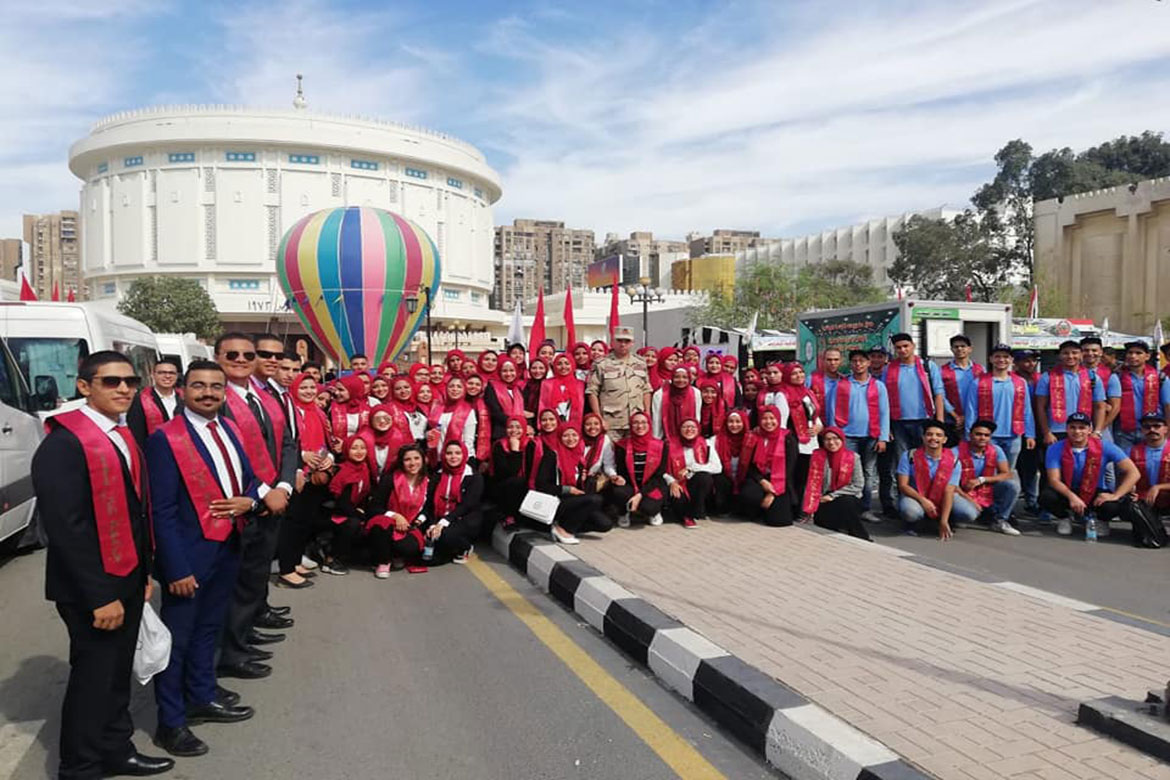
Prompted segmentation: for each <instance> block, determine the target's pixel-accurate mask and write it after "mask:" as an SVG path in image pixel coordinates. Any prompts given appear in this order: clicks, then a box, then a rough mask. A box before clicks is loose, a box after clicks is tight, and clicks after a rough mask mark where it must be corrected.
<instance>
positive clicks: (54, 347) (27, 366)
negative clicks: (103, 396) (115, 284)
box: [0, 301, 158, 411]
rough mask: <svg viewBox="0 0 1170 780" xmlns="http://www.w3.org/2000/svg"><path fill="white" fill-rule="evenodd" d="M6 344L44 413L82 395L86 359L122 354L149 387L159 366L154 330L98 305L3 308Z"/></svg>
mask: <svg viewBox="0 0 1170 780" xmlns="http://www.w3.org/2000/svg"><path fill="white" fill-rule="evenodd" d="M0 338H3V339H4V341H6V342H7V344H8V348H9V350H10V351H11V352H12V356H13V357H14V358H15V359H16V364H17V365H18V366H19V368H20V372H21V374H22V375H23V376H24V379H25V382H26V383H27V385H28V386H29V387H30V388H32V392H33V396H34V400H35V402H36V404H37V408H38V410H40V411H51V410H54V409H57V408H59V406H60V404H61V403H62V402H63V401H66V400H69V399H71V398H73V397H74V396H75V395H76V394H77V367H78V364H79V363H80V361H81V359H82V358H84V357H86V356H87V355H90V354H92V353H94V352H97V351H99V350H103V349H112V350H115V351H116V352H121V353H122V354H123V355H125V356H126V357H128V358H129V359H130V362H131V363H132V364H133V365H134V370H135V373H137V374H138V375H139V376H140V377H142V379H143V381H144V382H149V380H150V375H151V371H152V370H153V369H154V363H155V361H156V360H158V342H157V341H156V340H155V336H154V333H153V332H152V331H151V330H150V328H148V327H146V326H145V325H143V324H142V323H141V322H139V321H138V320H135V319H131V318H130V317H126V316H124V315H122V314H117V313H115V312H111V311H109V309H108V308H103V307H101V305H99V304H94V303H51V302H47V301H27V302H2V303H0Z"/></svg>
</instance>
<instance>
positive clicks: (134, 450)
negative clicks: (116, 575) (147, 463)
mask: <svg viewBox="0 0 1170 780" xmlns="http://www.w3.org/2000/svg"><path fill="white" fill-rule="evenodd" d="M114 430H115V431H117V432H118V435H119V436H121V437H122V440H123V441H125V442H126V451H127V452H129V453H130V481H131V482H133V483H134V492H135V493H137V494H138V497H139V498H142V465H141V464H140V463H139V462H138V442H136V441H134V436H133V435H132V434H131V433H130V429H129V428H127V427H126V426H125V425H118V426H115V427H114Z"/></svg>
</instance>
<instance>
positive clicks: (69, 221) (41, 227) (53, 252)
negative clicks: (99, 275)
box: [24, 211, 86, 301]
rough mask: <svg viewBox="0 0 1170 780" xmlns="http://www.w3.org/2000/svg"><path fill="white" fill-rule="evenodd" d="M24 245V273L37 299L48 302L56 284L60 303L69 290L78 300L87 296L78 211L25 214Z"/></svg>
mask: <svg viewBox="0 0 1170 780" xmlns="http://www.w3.org/2000/svg"><path fill="white" fill-rule="evenodd" d="M24 242H25V243H26V244H28V263H27V264H26V265H25V270H26V273H27V274H28V277H29V281H30V282H31V283H32V286H33V289H34V290H36V293H37V297H38V298H40V299H41V300H43V301H47V300H49V299H50V297H51V296H52V294H53V285H57V289H58V293H59V294H60V296H61V300H65V298H66V297H67V296H68V295H69V291H70V290H73V291H75V292H76V294H77V297H78V298H82V299H84V298H85V297H86V296H85V285H84V284H82V280H81V253H80V245H79V243H78V241H77V212H76V211H59V212H57V213H56V214H25V215H24Z"/></svg>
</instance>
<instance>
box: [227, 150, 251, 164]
mask: <svg viewBox="0 0 1170 780" xmlns="http://www.w3.org/2000/svg"><path fill="white" fill-rule="evenodd" d="M224 159H226V160H227V161H228V162H256V153H255V152H228V153H227V154H226V155H224Z"/></svg>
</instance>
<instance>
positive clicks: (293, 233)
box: [276, 206, 440, 366]
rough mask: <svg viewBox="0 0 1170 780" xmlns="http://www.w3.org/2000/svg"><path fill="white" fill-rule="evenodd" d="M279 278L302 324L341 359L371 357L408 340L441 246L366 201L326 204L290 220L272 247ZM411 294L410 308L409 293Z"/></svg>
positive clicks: (435, 283)
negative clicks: (361, 203) (413, 302)
mask: <svg viewBox="0 0 1170 780" xmlns="http://www.w3.org/2000/svg"><path fill="white" fill-rule="evenodd" d="M276 272H277V275H278V276H279V278H280V286H281V287H283V288H284V293H285V296H286V297H287V299H288V301H289V304H290V305H291V306H292V308H293V310H294V311H295V312H296V313H297V316H298V317H300V320H301V322H302V323H303V324H304V326H305V330H306V331H308V333H309V335H310V336H312V337H313V340H314V341H315V342H316V343H317V346H319V347H320V348H321V349H322V350H324V351H325V353H326V354H328V355H329V356H330V357H332V358H333V359H334V360H335V361H336V362H337V363H338V364H339V365H342V366H348V365H349V358H350V356H351V355H356V354H358V353H362V354H364V355H366V357H368V358H369V360H370V365H374V366H376V365H378V364H379V363H381V362H382V361H384V360H392V359H394V358H396V357H397V356H398V355H399V354H400V353H402V352H403V351H404V350H405V349H406V348H407V346H409V344H410V339H411V337H412V336H413V335H414V332H415V331H416V330H418V326H419V323H420V322H422V320H423V318H424V317H425V316H426V306H427V303H428V301H433V300H434V296H435V294H436V293H437V292H438V289H439V278H440V266H439V250H438V249H437V248H436V247H435V243H434V242H433V241H431V237H430V236H428V235H427V232H426V231H425V230H423V229H422V228H421V227H419V226H418V225H416V224H415V223H413V222H411V221H410V220H409V219H406V218H405V217H401V216H399V215H398V214H394V213H391V212H389V211H384V210H382V209H375V208H368V207H365V206H348V207H345V208H335V209H325V210H323V211H318V212H315V213H313V214H310V215H308V216H307V217H304V218H303V219H301V220H300V221H298V222H297V223H296V224H295V225H293V226H292V227H291V228H289V230H288V232H287V233H285V234H284V238H283V239H282V240H281V242H280V248H279V249H278V250H277V253H276ZM409 298H415V299H416V301H417V305H415V306H414V312H413V313H411V312H410V311H408V306H407V300H408V299H409Z"/></svg>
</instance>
